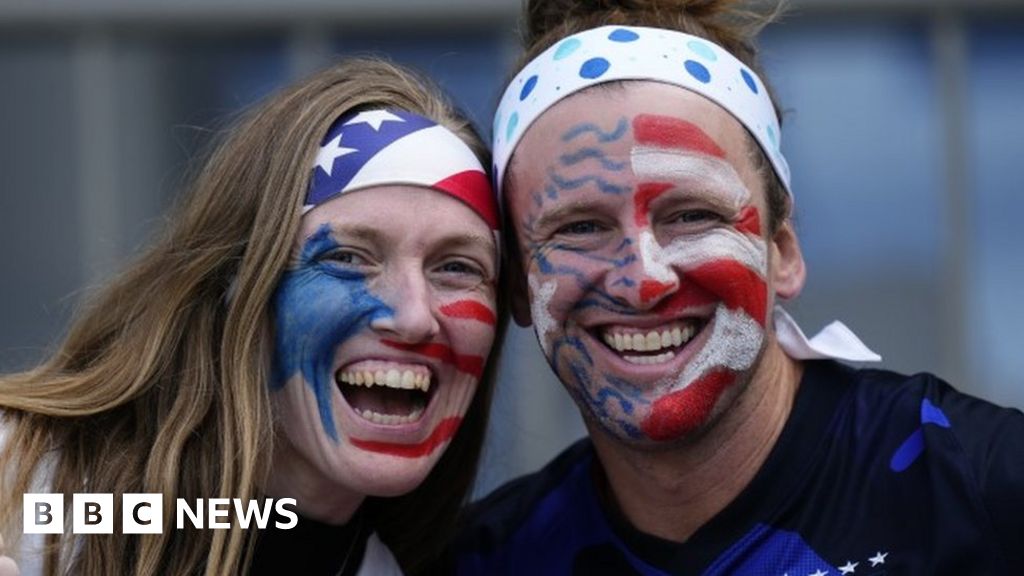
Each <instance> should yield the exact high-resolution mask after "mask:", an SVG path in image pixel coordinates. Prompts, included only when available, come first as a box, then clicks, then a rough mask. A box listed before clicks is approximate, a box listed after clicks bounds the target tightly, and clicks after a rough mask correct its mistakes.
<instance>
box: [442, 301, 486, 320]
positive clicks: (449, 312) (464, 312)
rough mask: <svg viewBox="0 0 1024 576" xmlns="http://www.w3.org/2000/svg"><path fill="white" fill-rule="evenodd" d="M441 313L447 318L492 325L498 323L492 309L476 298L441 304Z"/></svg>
mask: <svg viewBox="0 0 1024 576" xmlns="http://www.w3.org/2000/svg"><path fill="white" fill-rule="evenodd" d="M441 313H442V314H444V315H445V316H448V317H449V318H465V319H468V320H476V321H478V322H483V323H484V324H489V325H491V326H494V325H495V324H497V323H498V319H497V317H495V315H494V311H493V310H491V309H490V308H489V307H487V305H485V304H482V303H480V302H477V301H476V300H459V301H458V302H452V303H451V304H445V305H444V306H441Z"/></svg>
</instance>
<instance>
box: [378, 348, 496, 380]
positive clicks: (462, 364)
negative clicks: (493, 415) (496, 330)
mask: <svg viewBox="0 0 1024 576" xmlns="http://www.w3.org/2000/svg"><path fill="white" fill-rule="evenodd" d="M381 344H383V345H385V346H388V347H390V348H395V349H397V350H405V351H407V352H412V353H414V354H421V355H423V356H426V357H427V358H437V359H438V360H440V361H442V362H444V363H445V364H451V365H453V366H455V369H456V370H458V371H459V372H465V373H466V374H471V375H473V376H475V377H477V378H479V377H480V376H482V375H483V373H484V359H483V358H481V357H480V356H474V355H472V354H456V353H455V352H454V351H453V350H452V349H451V348H449V347H447V346H445V345H444V344H404V343H402V342H394V341H392V340H381Z"/></svg>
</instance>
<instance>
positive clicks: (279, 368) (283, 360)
mask: <svg viewBox="0 0 1024 576" xmlns="http://www.w3.org/2000/svg"><path fill="white" fill-rule="evenodd" d="M339 247H340V246H339V245H338V243H337V242H335V241H334V240H333V239H332V238H331V230H330V227H329V226H327V225H326V224H325V225H323V226H321V227H320V228H319V229H318V230H317V231H316V233H315V234H313V236H311V237H310V238H309V240H307V241H306V243H305V244H304V245H303V247H302V252H301V253H300V255H299V262H298V266H297V267H295V268H294V269H292V270H289V271H287V272H285V274H284V276H283V277H282V278H281V282H280V284H279V285H278V288H277V292H276V293H275V295H274V308H275V312H276V314H275V317H276V322H277V325H276V337H275V350H276V351H275V355H274V361H275V362H274V381H273V383H272V387H273V388H274V389H280V388H281V387H283V386H284V385H285V383H286V382H287V381H288V379H289V378H291V377H292V376H294V375H296V374H298V375H301V376H302V379H303V381H304V382H305V383H306V385H308V386H310V388H312V390H313V393H314V395H315V396H316V402H317V406H318V410H319V413H320V422H321V424H322V425H323V428H324V432H325V433H326V434H327V435H328V436H329V437H330V438H331V439H332V440H334V441H335V442H337V441H338V431H337V429H336V427H335V424H334V414H333V413H332V411H331V394H332V393H333V391H334V389H335V386H336V385H335V381H334V366H333V362H334V349H335V347H337V346H338V345H339V344H340V343H341V342H343V341H345V340H347V339H348V338H349V336H351V335H352V334H353V333H355V332H356V331H358V330H361V329H365V328H366V327H367V326H368V325H369V323H370V321H371V320H373V319H375V318H381V317H384V316H390V315H391V314H392V310H391V309H390V308H389V307H388V306H387V305H386V304H384V303H383V302H381V301H380V300H378V299H377V298H375V297H374V296H373V295H372V294H370V292H369V290H368V289H367V286H366V279H365V277H364V276H363V275H362V274H359V273H356V272H353V271H351V270H347V269H344V268H338V267H332V266H330V265H329V264H325V263H322V262H321V261H320V258H321V257H322V256H323V255H325V254H328V253H330V252H331V251H332V250H336V249H337V248H339Z"/></svg>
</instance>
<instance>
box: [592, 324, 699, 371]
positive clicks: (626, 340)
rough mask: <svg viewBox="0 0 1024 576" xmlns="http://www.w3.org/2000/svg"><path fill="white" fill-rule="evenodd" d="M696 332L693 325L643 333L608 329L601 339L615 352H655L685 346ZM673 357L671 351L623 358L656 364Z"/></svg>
mask: <svg viewBox="0 0 1024 576" xmlns="http://www.w3.org/2000/svg"><path fill="white" fill-rule="evenodd" d="M696 332H697V328H696V326H695V325H693V324H687V325H680V326H673V327H671V328H668V327H665V328H662V329H660V330H650V331H648V332H645V333H640V332H633V331H629V332H627V331H626V330H624V329H619V328H610V329H607V330H605V331H604V333H603V338H604V342H605V344H607V345H608V347H609V348H611V349H613V350H615V351H617V352H625V351H627V350H635V351H637V352H657V351H658V350H662V349H665V348H676V347H679V346H682V345H683V344H686V343H687V342H689V341H690V339H691V338H693V335H694V334H695V333H696ZM666 355H668V358H664V359H662V357H663V356H666ZM672 356H674V354H673V353H672V352H671V351H668V352H666V353H665V354H659V355H657V356H623V358H625V359H626V360H629V361H631V362H632V361H633V359H636V358H643V359H644V360H650V361H645V362H637V363H638V364H656V363H657V362H664V361H665V360H669V359H671V358H672Z"/></svg>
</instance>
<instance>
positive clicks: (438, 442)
mask: <svg viewBox="0 0 1024 576" xmlns="http://www.w3.org/2000/svg"><path fill="white" fill-rule="evenodd" d="M460 424H462V418H460V417H457V416H453V417H451V418H445V419H444V420H441V422H440V423H438V425H437V427H436V428H434V431H433V432H431V433H430V436H428V437H427V439H426V440H424V441H423V442H420V443H418V444H396V443H392V442H379V441H374V440H360V439H358V438H352V440H351V441H352V445H353V446H355V447H356V448H361V449H363V450H366V451H369V452H377V453H378V454H387V455H389V456H398V457H399V458H421V457H423V456H429V455H430V454H431V453H433V452H434V450H437V449H438V448H439V447H440V446H442V445H443V444H445V443H446V442H448V441H449V440H451V439H452V438H454V437H455V433H456V432H458V430H459V425H460Z"/></svg>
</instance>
